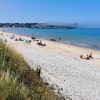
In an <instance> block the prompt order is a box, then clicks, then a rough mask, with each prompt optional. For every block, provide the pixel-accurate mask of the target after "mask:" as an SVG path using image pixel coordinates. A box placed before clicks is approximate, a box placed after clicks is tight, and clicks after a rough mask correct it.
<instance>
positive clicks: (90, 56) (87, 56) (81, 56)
mask: <svg viewBox="0 0 100 100" xmlns="http://www.w3.org/2000/svg"><path fill="white" fill-rule="evenodd" d="M80 58H81V59H86V60H89V59H90V58H93V57H92V53H90V55H86V57H83V55H80Z"/></svg>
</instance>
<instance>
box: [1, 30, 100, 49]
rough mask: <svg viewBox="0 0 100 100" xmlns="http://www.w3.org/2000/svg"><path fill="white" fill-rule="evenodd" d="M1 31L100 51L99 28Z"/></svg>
mask: <svg viewBox="0 0 100 100" xmlns="http://www.w3.org/2000/svg"><path fill="white" fill-rule="evenodd" d="M0 30H1V31H6V32H11V33H15V34H21V35H31V34H33V36H34V37H38V38H44V39H56V40H57V41H59V39H61V40H60V41H59V42H63V43H66V44H72V45H77V46H82V47H87V48H92V49H96V50H100V28H76V29H32V28H0Z"/></svg>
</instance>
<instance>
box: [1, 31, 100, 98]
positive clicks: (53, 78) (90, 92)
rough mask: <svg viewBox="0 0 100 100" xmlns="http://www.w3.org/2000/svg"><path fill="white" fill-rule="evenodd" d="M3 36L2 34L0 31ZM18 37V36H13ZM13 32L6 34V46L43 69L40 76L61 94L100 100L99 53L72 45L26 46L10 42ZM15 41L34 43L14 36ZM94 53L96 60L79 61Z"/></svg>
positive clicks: (48, 42)
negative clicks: (81, 57)
mask: <svg viewBox="0 0 100 100" xmlns="http://www.w3.org/2000/svg"><path fill="white" fill-rule="evenodd" d="M0 33H2V32H0ZM14 35H15V34H14ZM10 36H12V33H7V32H3V35H0V37H3V38H5V39H7V42H6V43H7V45H9V46H10V47H12V48H14V49H15V50H16V51H17V52H18V53H19V54H21V55H22V56H23V57H24V59H25V60H26V61H27V63H28V64H29V65H30V67H31V68H33V69H36V68H37V67H41V77H42V78H43V80H44V82H48V83H49V85H50V86H52V87H54V90H55V92H59V93H61V94H62V95H63V96H64V97H65V98H66V100H67V97H70V98H71V100H100V51H97V50H92V49H87V48H81V47H77V46H73V45H67V44H63V43H57V42H52V41H49V40H43V39H41V41H42V42H43V43H46V46H45V47H41V46H39V45H37V41H32V42H31V43H25V42H22V41H15V40H14V39H10ZM15 37H16V38H20V37H21V38H23V39H26V40H31V38H30V37H26V36H20V35H15ZM91 52H92V53H93V57H94V58H93V59H90V60H85V59H80V55H81V54H82V55H87V54H90V53H91Z"/></svg>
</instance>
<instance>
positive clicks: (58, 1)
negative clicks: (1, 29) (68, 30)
mask: <svg viewBox="0 0 100 100" xmlns="http://www.w3.org/2000/svg"><path fill="white" fill-rule="evenodd" d="M6 22H22V23H23V22H64V23H79V24H81V25H85V24H86V25H95V26H100V0H0V23H6Z"/></svg>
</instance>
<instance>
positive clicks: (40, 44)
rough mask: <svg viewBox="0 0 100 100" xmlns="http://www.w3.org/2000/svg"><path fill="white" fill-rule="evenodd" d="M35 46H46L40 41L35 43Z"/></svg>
mask: <svg viewBox="0 0 100 100" xmlns="http://www.w3.org/2000/svg"><path fill="white" fill-rule="evenodd" d="M37 45H39V46H46V44H45V43H42V41H41V40H40V41H39V42H37Z"/></svg>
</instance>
